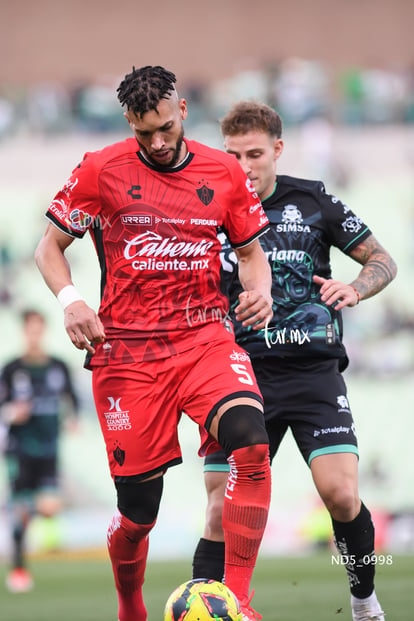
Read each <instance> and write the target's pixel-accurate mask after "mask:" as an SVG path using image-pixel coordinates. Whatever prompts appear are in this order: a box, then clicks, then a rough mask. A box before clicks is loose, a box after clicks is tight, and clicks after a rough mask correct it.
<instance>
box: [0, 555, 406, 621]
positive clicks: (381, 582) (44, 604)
mask: <svg viewBox="0 0 414 621" xmlns="http://www.w3.org/2000/svg"><path fill="white" fill-rule="evenodd" d="M32 570H33V573H34V577H35V581H36V586H35V589H34V590H33V591H32V592H30V593H27V594H23V595H13V594H10V593H7V592H6V590H5V588H4V586H3V584H4V576H5V571H6V568H5V567H4V566H3V567H2V568H1V572H0V578H1V582H2V584H1V585H0V619H1V621H116V618H117V616H116V595H115V591H114V586H113V581H112V573H111V569H110V564H109V561H108V560H106V559H104V560H100V559H84V560H73V559H64V558H63V559H61V558H59V559H49V560H36V561H32ZM190 571H191V563H190V561H180V562H171V561H168V562H163V563H161V562H154V561H152V562H151V563H150V564H149V567H148V570H147V579H146V582H145V599H146V604H147V608H148V611H149V621H162V610H163V606H164V602H165V600H166V599H167V597H168V595H169V593H170V592H171V591H172V590H173V589H174V588H175V587H176V586H178V584H180V583H181V582H183V581H184V580H187V579H188V578H189V574H190ZM376 583H377V591H378V593H379V594H380V596H381V602H382V604H383V607H384V608H385V610H386V612H387V621H411V620H412V619H413V618H414V557H413V556H396V555H393V557H392V564H391V565H386V566H383V567H378V570H377V580H376ZM253 586H254V588H255V597H254V604H255V606H256V607H257V609H258V610H259V611H260V612H261V613H262V614H263V621H345V620H346V621H350V618H351V617H350V609H349V594H348V589H347V585H346V581H345V577H344V570H343V568H342V567H339V566H335V565H332V562H331V554H330V553H329V552H324V553H318V554H315V555H310V556H307V557H300V558H274V559H261V560H260V561H259V563H258V565H257V568H256V571H255V575H254V584H253Z"/></svg>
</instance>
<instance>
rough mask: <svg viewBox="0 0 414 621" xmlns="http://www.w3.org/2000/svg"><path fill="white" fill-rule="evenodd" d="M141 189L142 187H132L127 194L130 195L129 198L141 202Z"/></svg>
mask: <svg viewBox="0 0 414 621" xmlns="http://www.w3.org/2000/svg"><path fill="white" fill-rule="evenodd" d="M140 189H141V186H140V185H131V187H130V189H129V190H128V192H127V194H129V196H130V197H131V198H133V199H134V200H136V201H137V200H139V199H140V198H142V195H141V194H140V193H139V191H140Z"/></svg>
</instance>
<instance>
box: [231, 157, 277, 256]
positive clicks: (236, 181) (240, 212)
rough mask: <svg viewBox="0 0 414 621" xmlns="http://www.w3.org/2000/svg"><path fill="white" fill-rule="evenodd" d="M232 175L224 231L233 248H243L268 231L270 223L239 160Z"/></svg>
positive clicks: (233, 168)
mask: <svg viewBox="0 0 414 621" xmlns="http://www.w3.org/2000/svg"><path fill="white" fill-rule="evenodd" d="M231 173H232V191H231V192H230V193H229V199H228V208H227V212H226V216H225V218H224V224H223V229H224V230H225V232H226V234H227V236H228V238H229V240H230V243H231V245H232V246H233V248H241V247H242V246H247V245H248V244H250V243H251V242H252V241H253V240H254V239H256V238H257V237H260V235H262V234H263V233H264V232H265V231H267V230H268V228H269V221H268V219H267V216H266V214H265V212H264V209H263V207H262V203H261V202H260V199H259V196H258V194H257V192H256V191H255V189H254V187H253V184H252V182H251V181H250V179H248V178H247V176H246V175H245V173H244V172H243V170H242V168H241V166H240V165H239V163H238V162H237V160H234V165H233V166H232V169H231Z"/></svg>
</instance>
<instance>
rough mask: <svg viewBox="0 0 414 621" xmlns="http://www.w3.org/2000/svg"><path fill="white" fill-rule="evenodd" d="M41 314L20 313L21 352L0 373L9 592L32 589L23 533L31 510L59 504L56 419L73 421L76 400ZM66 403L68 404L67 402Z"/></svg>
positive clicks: (52, 510)
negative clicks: (49, 347) (46, 341)
mask: <svg viewBox="0 0 414 621" xmlns="http://www.w3.org/2000/svg"><path fill="white" fill-rule="evenodd" d="M45 329H46V322H45V318H44V317H43V315H42V314H41V313H39V312H38V311H36V310H27V311H25V312H24V313H23V336H24V350H23V352H22V354H21V356H19V357H18V358H15V359H14V360H11V361H10V362H9V363H8V364H6V365H5V367H4V368H3V370H2V373H1V375H0V419H1V421H2V423H3V425H6V427H7V441H6V450H5V456H6V466H7V474H8V478H9V485H10V509H11V533H10V536H11V541H12V559H11V568H10V571H9V573H8V574H7V577H6V586H7V588H8V589H9V590H10V591H12V592H15V593H16V592H25V591H28V590H30V589H31V588H32V586H33V579H32V576H31V574H30V572H29V571H28V569H27V567H26V552H25V535H26V531H27V527H28V525H29V522H30V520H31V519H32V517H33V516H34V515H36V514H38V515H42V516H45V517H47V518H52V517H53V516H54V515H55V514H56V513H57V512H58V511H60V509H61V508H62V499H61V496H60V490H59V467H58V446H59V431H60V417H61V414H62V413H65V414H66V415H67V421H68V422H72V420H76V418H74V415H75V414H77V412H78V398H77V396H76V394H75V392H74V389H73V386H72V380H71V377H70V374H69V370H68V367H67V366H66V364H65V363H64V362H63V361H62V360H59V359H58V358H54V357H52V356H50V355H49V354H48V352H47V351H46V350H45V349H44V345H43V338H44V334H45ZM66 402H68V403H66Z"/></svg>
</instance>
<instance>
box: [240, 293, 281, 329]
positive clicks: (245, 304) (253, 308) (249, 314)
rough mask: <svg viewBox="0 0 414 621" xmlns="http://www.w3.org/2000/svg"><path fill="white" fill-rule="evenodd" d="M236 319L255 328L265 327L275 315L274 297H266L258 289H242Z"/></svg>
mask: <svg viewBox="0 0 414 621" xmlns="http://www.w3.org/2000/svg"><path fill="white" fill-rule="evenodd" d="M235 313H236V320H237V321H241V323H242V325H243V326H245V327H246V326H252V328H253V330H261V329H262V328H265V327H266V325H267V324H268V323H269V321H270V320H271V318H272V317H273V311H272V299H271V298H265V297H264V296H263V295H262V294H261V293H259V292H258V291H242V292H241V293H240V295H239V305H238V306H237V307H236V308H235Z"/></svg>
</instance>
